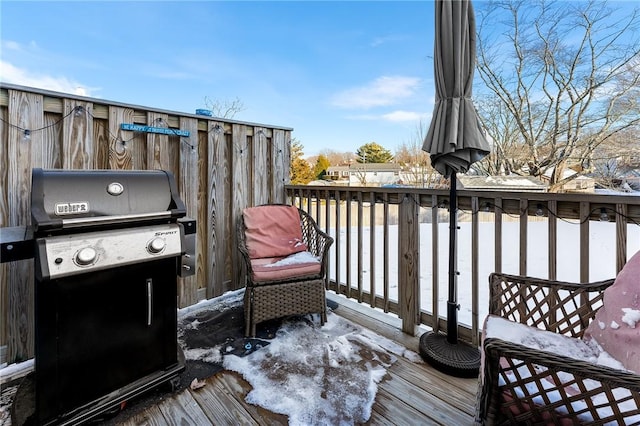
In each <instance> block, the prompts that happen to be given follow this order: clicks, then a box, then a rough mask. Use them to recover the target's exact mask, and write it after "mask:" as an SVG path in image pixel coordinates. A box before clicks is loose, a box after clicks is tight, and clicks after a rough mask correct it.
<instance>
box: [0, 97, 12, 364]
mask: <svg viewBox="0 0 640 426" xmlns="http://www.w3.org/2000/svg"><path fill="white" fill-rule="evenodd" d="M0 119H1V120H0V188H3V190H2V191H0V228H3V227H5V226H9V211H10V208H9V198H8V197H9V191H5V190H4V188H9V140H8V133H9V126H7V125H6V123H8V122H9V117H8V111H7V108H0ZM0 232H1V231H0ZM0 312H9V265H7V264H5V263H0ZM8 329H9V321H8V318H7V316H6V315H5V314H0V364H2V363H3V362H4V359H3V356H2V353H4V352H3V350H2V348H4V351H6V341H7V336H8V334H9V331H8Z"/></svg>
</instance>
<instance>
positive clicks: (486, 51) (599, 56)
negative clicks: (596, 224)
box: [475, 0, 640, 190]
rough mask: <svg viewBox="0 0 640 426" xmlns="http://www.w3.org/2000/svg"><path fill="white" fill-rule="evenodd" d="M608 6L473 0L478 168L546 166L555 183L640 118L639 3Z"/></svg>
mask: <svg viewBox="0 0 640 426" xmlns="http://www.w3.org/2000/svg"><path fill="white" fill-rule="evenodd" d="M613 13H614V12H613V11H612V9H611V8H609V5H608V4H607V3H606V2H605V1H589V2H546V1H543V0H537V1H533V0H520V1H514V0H508V1H503V0H500V1H490V2H484V3H480V7H479V9H478V16H479V20H478V22H479V24H478V33H479V37H478V42H477V46H478V50H477V58H478V63H477V69H478V75H479V77H480V78H481V79H482V81H483V82H484V84H485V88H486V90H482V89H483V87H482V86H481V85H476V93H475V95H476V98H483V99H485V100H486V102H482V103H480V104H479V105H478V108H479V112H480V114H481V116H482V120H483V121H484V123H485V126H486V127H487V129H488V130H489V133H490V135H491V137H492V139H493V143H494V150H493V153H492V155H491V156H489V158H487V159H486V160H485V166H484V167H486V168H487V169H488V170H492V171H496V172H502V173H517V174H529V175H533V176H540V175H542V174H544V173H545V172H547V171H550V172H551V173H552V174H551V190H557V189H559V188H560V187H561V186H562V185H563V184H564V183H565V182H566V181H567V180H569V179H572V178H575V177H577V175H574V176H573V177H569V178H567V177H564V170H565V169H566V168H567V167H569V166H571V168H572V169H578V170H581V173H587V172H589V171H592V170H593V168H594V160H595V157H594V155H595V154H596V153H597V152H598V148H599V147H600V146H602V145H605V144H607V143H609V141H611V140H613V139H614V138H615V136H616V135H617V134H619V133H620V132H624V131H625V130H629V129H634V128H637V127H638V126H639V125H640V104H639V100H640V37H638V26H639V24H640V18H639V13H640V12H639V11H638V8H636V9H635V10H634V12H633V13H630V14H626V15H624V16H614V15H613ZM477 89H480V90H477ZM509 156H512V157H513V158H507V157H509ZM486 163H489V164H486Z"/></svg>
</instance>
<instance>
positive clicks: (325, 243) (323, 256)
mask: <svg viewBox="0 0 640 426" xmlns="http://www.w3.org/2000/svg"><path fill="white" fill-rule="evenodd" d="M298 212H299V213H300V221H301V226H302V241H303V242H304V243H305V244H306V246H307V250H309V252H310V253H312V254H313V255H314V256H316V257H318V258H319V259H320V262H321V263H322V271H323V277H324V276H326V271H327V267H328V261H329V256H328V254H329V248H331V245H332V244H333V238H332V237H331V236H330V235H329V234H327V233H326V232H324V231H323V230H322V229H321V228H320V227H319V226H318V224H317V223H316V221H315V220H314V219H313V218H312V217H311V216H310V215H309V214H308V213H307V212H305V211H304V210H302V209H298Z"/></svg>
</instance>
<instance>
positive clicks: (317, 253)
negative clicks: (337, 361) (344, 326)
mask: <svg viewBox="0 0 640 426" xmlns="http://www.w3.org/2000/svg"><path fill="white" fill-rule="evenodd" d="M292 209H295V210H297V215H296V214H295V213H292V212H293V211H294V210H292ZM283 211H284V212H287V213H288V214H289V218H291V217H292V216H291V215H294V216H295V220H296V221H297V223H298V225H295V226H296V231H298V232H299V235H300V236H301V243H302V244H304V246H303V247H305V251H306V252H308V253H310V254H311V255H313V257H315V258H316V259H317V260H318V262H317V263H319V265H315V266H314V265H311V269H312V270H310V269H309V268H306V267H305V265H304V264H303V265H291V266H290V267H287V266H283V267H280V268H276V269H278V270H279V271H280V272H281V274H276V273H271V270H267V267H268V266H271V265H265V261H266V263H271V264H272V263H273V262H275V261H278V260H282V258H286V257H287V256H283V255H282V253H280V256H275V257H271V256H269V257H268V258H265V257H264V256H263V255H262V254H260V253H257V252H256V250H255V245H256V243H255V241H254V239H252V237H251V235H249V236H248V235H247V234H248V233H249V234H250V233H251V232H253V231H257V232H259V233H261V234H263V233H265V232H266V233H267V234H268V231H269V230H268V229H267V230H261V229H258V230H253V231H252V230H250V229H249V230H248V228H247V219H246V218H245V216H247V215H248V212H251V216H247V217H251V218H253V219H251V220H252V221H255V220H254V219H255V218H256V217H259V218H260V220H264V221H266V222H265V223H266V224H267V225H266V226H267V227H272V228H279V227H280V226H281V225H282V223H281V222H282V219H277V218H278V216H277V215H275V214H274V213H278V214H280V212H283ZM276 220H277V222H274V221H276ZM270 221H271V222H270ZM297 226H299V227H300V229H299V230H298V229H297ZM263 231H265V232H263ZM262 236H263V237H264V235H262ZM237 239H238V251H239V253H240V258H241V259H242V268H241V277H240V278H241V280H242V281H241V282H242V283H244V284H245V288H246V290H245V295H244V316H245V335H246V336H251V337H254V336H255V334H256V324H258V323H260V322H263V321H266V320H270V319H275V318H281V317H285V316H290V315H302V314H308V313H318V314H320V323H321V325H323V324H324V323H325V321H326V320H327V311H326V310H327V306H326V299H325V279H326V276H327V266H328V260H329V256H328V252H329V248H330V247H331V244H333V238H331V237H330V236H329V235H328V234H326V233H325V232H323V231H322V230H321V229H320V228H319V227H318V225H317V224H316V222H315V221H314V220H313V218H312V217H311V216H310V215H309V214H307V212H305V211H304V210H301V209H299V208H297V207H293V206H288V205H282V204H267V205H263V206H258V207H251V208H248V209H245V210H244V211H243V214H241V215H240V216H239V218H238V222H237ZM252 244H253V247H252ZM296 247H300V246H296ZM299 266H300V268H298V267H299ZM307 266H308V265H307ZM318 266H319V267H318ZM290 268H293V269H290ZM296 268H297V269H296ZM265 271H266V272H265Z"/></svg>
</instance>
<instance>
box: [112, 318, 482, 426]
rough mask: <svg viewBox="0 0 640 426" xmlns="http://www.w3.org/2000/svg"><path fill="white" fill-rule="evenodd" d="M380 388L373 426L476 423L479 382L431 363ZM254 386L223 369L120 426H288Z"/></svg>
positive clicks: (409, 365) (412, 367) (365, 322)
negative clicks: (257, 402)
mask: <svg viewBox="0 0 640 426" xmlns="http://www.w3.org/2000/svg"><path fill="white" fill-rule="evenodd" d="M335 313H336V314H339V315H340V316H342V317H345V318H347V319H349V320H350V321H352V322H354V323H357V324H360V325H362V326H364V327H367V328H369V329H371V330H372V331H375V332H376V333H378V334H380V335H383V336H384V337H387V338H389V339H392V340H395V341H397V342H398V343H401V344H402V345H404V346H405V347H407V348H408V349H411V350H413V351H416V352H417V349H418V342H419V341H418V339H417V338H414V337H411V336H408V335H405V334H403V333H401V332H400V331H399V330H397V329H396V328H394V327H391V326H389V325H388V324H384V323H382V322H379V321H376V320H374V319H372V318H371V317H368V316H366V315H363V314H362V313H359V312H357V311H355V310H353V309H350V308H349V307H347V306H341V307H340V308H339V309H337V310H336V311H335ZM387 372H388V374H387V376H386V377H385V378H384V379H383V380H382V381H381V382H380V383H379V384H378V393H377V395H376V400H375V403H374V405H373V410H372V414H371V418H370V420H369V421H368V422H367V424H371V425H435V424H442V425H456V426H457V425H471V424H473V413H474V404H475V396H476V391H477V379H461V378H456V377H451V376H448V375H446V374H443V373H440V372H439V371H437V370H435V369H433V368H432V367H431V366H429V365H428V364H418V363H413V362H411V361H409V360H407V359H405V358H399V359H398V360H397V361H396V362H395V363H394V364H393V365H392V366H391V367H390V368H389V369H388V371H387ZM250 390H251V387H250V385H249V384H248V383H247V382H246V381H245V380H243V379H242V377H240V376H239V375H238V374H236V373H234V372H230V371H222V372H220V373H218V374H216V375H214V376H212V377H210V378H208V379H207V385H206V386H204V387H203V388H201V389H198V390H195V391H193V390H190V389H186V390H183V391H181V392H180V393H176V394H173V395H171V396H169V397H166V398H164V399H163V400H162V401H159V402H158V404H157V405H154V406H152V407H150V408H147V409H146V410H145V411H142V412H139V413H137V414H135V415H134V416H132V417H131V418H129V419H127V420H126V421H123V422H119V423H118V424H121V425H167V424H176V425H180V424H188V425H206V424H214V425H256V424H257V425H286V424H287V417H286V416H283V415H280V414H276V413H272V412H269V411H267V410H265V409H263V408H261V407H257V406H254V405H251V404H248V403H246V402H245V401H244V398H245V396H246V395H247V393H248V392H249V391H250Z"/></svg>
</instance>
